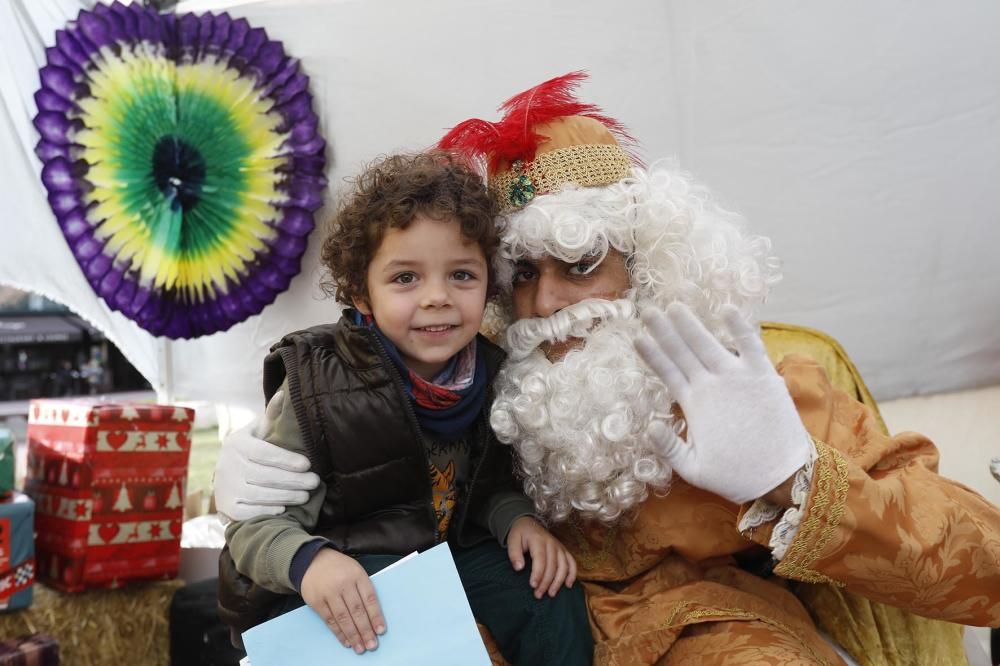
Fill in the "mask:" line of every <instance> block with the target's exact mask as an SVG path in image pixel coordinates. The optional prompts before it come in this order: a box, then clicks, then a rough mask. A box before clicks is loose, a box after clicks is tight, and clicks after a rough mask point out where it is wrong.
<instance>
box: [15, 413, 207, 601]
mask: <svg viewBox="0 0 1000 666" xmlns="http://www.w3.org/2000/svg"><path fill="white" fill-rule="evenodd" d="M193 419H194V410H191V409H187V408H185V407H173V406H170V405H147V404H116V403H106V402H97V401H94V400H87V399H73V400H32V401H31V411H30V414H29V416H28V476H27V479H26V481H25V491H26V492H27V493H28V494H29V495H30V496H31V497H32V498H33V499H34V500H35V528H36V532H37V537H36V544H35V551H36V552H35V561H36V565H37V575H38V579H39V580H42V581H44V582H46V583H47V584H49V585H51V586H53V587H56V588H58V589H61V590H64V591H66V592H79V591H81V590H85V589H92V588H105V587H119V586H120V585H122V584H124V583H125V582H128V581H137V580H161V579H167V578H174V577H175V576H176V575H177V570H178V567H179V565H180V537H181V524H182V521H183V510H184V501H183V498H184V483H185V481H186V479H187V463H188V454H189V453H190V450H191V437H190V433H191V422H192V420H193Z"/></svg>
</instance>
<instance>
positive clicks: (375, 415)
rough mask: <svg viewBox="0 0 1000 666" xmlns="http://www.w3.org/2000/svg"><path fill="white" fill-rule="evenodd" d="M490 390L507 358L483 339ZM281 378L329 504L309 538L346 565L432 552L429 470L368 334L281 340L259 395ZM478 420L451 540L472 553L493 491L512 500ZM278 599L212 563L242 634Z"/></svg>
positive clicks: (507, 478)
mask: <svg viewBox="0 0 1000 666" xmlns="http://www.w3.org/2000/svg"><path fill="white" fill-rule="evenodd" d="M480 342H481V344H480V346H479V351H480V353H485V354H486V358H485V361H486V369H487V381H488V382H490V384H492V382H493V379H494V377H495V376H496V373H497V371H498V370H499V367H500V364H501V362H502V361H503V358H504V354H503V351H501V350H500V348H499V347H497V346H496V345H494V344H492V343H491V342H489V341H488V340H486V339H485V338H481V339H480ZM286 376H287V378H288V392H289V395H288V399H289V400H290V401H291V404H292V406H293V408H294V410H295V416H296V418H297V420H298V424H299V429H300V431H301V433H302V437H303V439H304V440H305V444H306V446H307V449H308V451H309V459H310V462H311V463H312V469H313V471H315V472H317V473H318V474H319V475H320V477H321V478H322V479H323V481H324V482H325V483H326V501H325V502H324V504H323V508H322V511H321V514H320V517H319V523H318V524H317V526H316V529H315V530H314V531H313V533H314V534H317V535H321V536H324V537H326V538H327V539H329V540H330V541H331V542H332V543H333V545H334V547H335V548H337V550H339V551H341V552H343V553H346V554H349V555H361V554H379V553H384V554H397V555H405V554H407V553H410V552H412V551H414V550H419V551H422V550H425V549H427V548H429V547H431V546H433V545H435V535H436V524H437V521H436V519H435V514H434V505H433V500H432V491H431V483H430V478H429V467H430V462H429V460H428V457H427V452H426V446H425V443H424V441H423V437H422V435H421V433H420V428H419V425H418V424H417V419H416V415H415V413H414V411H413V407H412V406H411V404H410V399H409V396H408V395H407V394H406V392H405V388H404V386H403V382H402V378H401V377H400V376H399V372H398V370H397V369H396V366H395V365H393V363H392V361H391V360H390V359H389V357H388V355H387V354H386V351H385V349H384V348H383V346H382V343H381V342H380V341H379V340H378V338H377V337H376V336H375V334H374V333H373V332H372V331H370V330H368V329H366V328H364V327H361V326H357V325H355V324H353V323H351V322H349V321H348V318H346V317H345V318H342V319H341V320H340V321H339V322H338V323H336V324H327V325H323V326H316V327H313V328H309V329H306V330H304V331H298V332H295V333H291V334H289V335H286V336H285V337H284V338H282V339H281V341H280V342H278V343H277V344H276V345H274V346H273V347H272V348H271V353H270V354H269V355H268V356H267V358H266V359H265V360H264V395H265V397H266V399H268V400H270V398H271V396H272V395H273V394H274V393H275V392H276V391H277V390H278V388H279V387H280V386H281V383H282V381H283V380H284V379H285V377H286ZM490 404H492V390H491V389H488V393H487V399H486V403H485V407H484V409H483V413H482V415H481V417H480V418H479V419H477V420H476V422H475V423H474V425H473V426H472V427H471V428H470V431H469V432H468V433H467V437H468V438H469V441H470V442H471V443H472V444H473V448H472V459H471V460H470V469H472V470H473V472H472V475H471V477H470V481H469V483H468V484H466V486H465V487H463V488H459V501H458V506H457V507H456V512H455V516H454V518H453V520H452V527H451V528H450V529H449V540H450V541H452V542H454V543H457V545H459V546H471V545H474V544H476V543H479V542H481V541H484V540H486V539H489V538H492V537H491V536H490V534H489V532H488V531H487V530H486V529H484V528H482V527H480V526H479V525H477V524H476V523H474V522H472V521H469V520H468V516H469V515H470V514H471V515H473V516H474V515H477V514H478V513H479V512H480V511H482V509H483V506H484V504H485V502H486V501H487V500H488V499H489V498H490V497H491V496H492V495H493V494H494V493H496V492H499V491H502V490H514V489H516V490H520V487H519V484H518V483H517V482H516V481H515V480H514V475H513V471H512V452H511V448H510V447H508V446H503V445H501V444H499V443H498V442H497V441H496V438H495V436H494V435H493V431H492V429H491V428H490V426H489V423H488V418H487V415H488V413H489V406H490ZM283 601H285V595H281V594H276V593H274V592H271V591H269V590H266V589H264V588H262V587H260V586H259V585H256V584H255V583H253V581H251V580H250V579H248V578H246V577H245V576H243V575H241V574H240V573H239V572H238V571H236V566H235V563H234V562H233V558H232V556H231V555H230V554H229V550H228V548H226V549H224V550H223V551H222V555H221V557H220V560H219V613H220V615H221V617H222V619H223V621H224V622H226V623H227V624H229V625H230V626H231V627H233V628H234V629H235V630H237V631H239V632H243V631H245V630H246V629H248V628H250V627H252V626H255V625H257V624H259V623H261V622H263V621H264V620H267V619H269V617H271V616H272V614H273V611H274V608H275V606H277V605H278V604H279V603H282V602H283Z"/></svg>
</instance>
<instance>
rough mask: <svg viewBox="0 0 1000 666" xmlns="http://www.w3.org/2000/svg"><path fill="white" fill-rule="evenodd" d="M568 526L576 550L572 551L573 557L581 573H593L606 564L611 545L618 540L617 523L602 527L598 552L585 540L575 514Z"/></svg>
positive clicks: (585, 536)
mask: <svg viewBox="0 0 1000 666" xmlns="http://www.w3.org/2000/svg"><path fill="white" fill-rule="evenodd" d="M569 525H570V530H571V533H572V535H573V540H574V541H575V542H576V549H574V550H573V556H574V557H575V558H576V561H577V563H578V564H580V568H581V569H582V570H583V571H591V572H594V571H597V570H598V569H599V568H601V567H603V566H604V565H605V564H607V562H608V557H609V556H610V555H611V545H612V544H613V543H615V541H616V540H617V538H618V534H617V532H618V525H617V523H616V524H613V525H605V526H603V530H604V533H603V534H602V535H601V549H600V550H598V551H595V550H594V549H593V548H591V546H590V540H589V539H588V538H587V534H586V532H584V529H583V526H582V525H581V524H580V520H579V518H577V517H576V515H575V514H574V516H573V517H572V518H570V521H569Z"/></svg>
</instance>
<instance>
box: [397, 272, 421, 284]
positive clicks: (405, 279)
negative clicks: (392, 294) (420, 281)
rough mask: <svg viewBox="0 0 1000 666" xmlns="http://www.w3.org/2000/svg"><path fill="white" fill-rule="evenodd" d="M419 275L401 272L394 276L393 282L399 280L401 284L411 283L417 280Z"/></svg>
mask: <svg viewBox="0 0 1000 666" xmlns="http://www.w3.org/2000/svg"><path fill="white" fill-rule="evenodd" d="M416 279H417V276H416V275H415V274H413V273H400V274H399V275H397V276H396V277H394V278H392V281H393V282H398V283H399V284H410V283H412V282H415V281H416Z"/></svg>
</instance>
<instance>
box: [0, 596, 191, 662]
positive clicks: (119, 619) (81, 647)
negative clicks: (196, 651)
mask: <svg viewBox="0 0 1000 666" xmlns="http://www.w3.org/2000/svg"><path fill="white" fill-rule="evenodd" d="M183 584H184V583H183V582H182V581H180V580H168V581H158V582H153V583H136V584H134V585H130V586H128V587H124V588H120V589H117V590H92V591H88V592H79V593H75V594H65V593H62V592H58V591H56V590H53V589H51V588H49V587H46V586H45V585H42V584H41V583H35V598H34V603H32V605H31V607H30V608H27V609H25V610H22V611H17V612H13V613H9V614H7V615H0V638H13V637H15V636H21V635H24V634H34V633H38V632H42V633H46V634H49V635H51V636H52V637H53V638H55V639H56V640H57V641H59V655H60V657H61V663H62V664H63V666H105V665H107V666H120V665H121V664H149V666H169V664H170V627H169V611H170V601H171V599H172V598H173V596H174V592H175V591H177V588H179V587H181V586H182V585H183Z"/></svg>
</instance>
